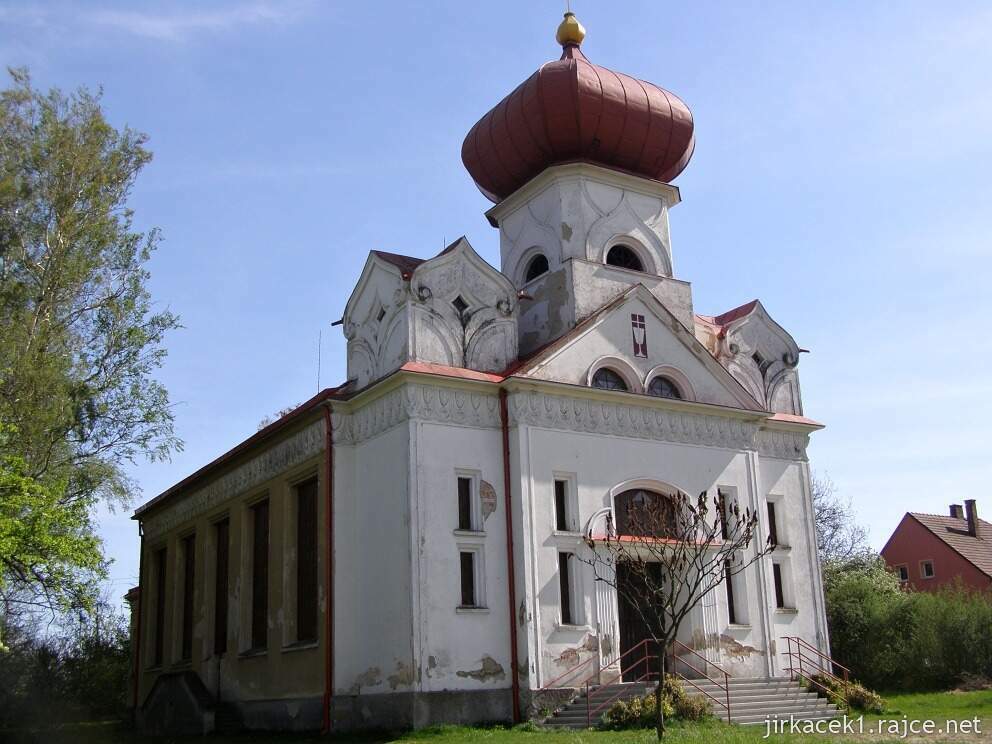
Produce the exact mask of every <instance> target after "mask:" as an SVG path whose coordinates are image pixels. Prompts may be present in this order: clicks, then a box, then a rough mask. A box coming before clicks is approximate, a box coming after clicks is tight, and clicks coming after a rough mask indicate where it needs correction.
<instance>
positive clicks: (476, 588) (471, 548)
mask: <svg viewBox="0 0 992 744" xmlns="http://www.w3.org/2000/svg"><path fill="white" fill-rule="evenodd" d="M458 573H459V590H460V595H459V598H460V602H459V603H458V609H459V610H479V609H485V606H486V598H485V586H484V584H483V576H484V570H483V565H482V545H459V546H458Z"/></svg>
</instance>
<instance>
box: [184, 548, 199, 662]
mask: <svg viewBox="0 0 992 744" xmlns="http://www.w3.org/2000/svg"><path fill="white" fill-rule="evenodd" d="M195 571H196V536H195V535H190V536H189V537H186V538H184V539H183V634H182V653H181V658H182V659H183V660H184V661H188V660H189V659H192V658H193V589H194V583H193V579H194V578H195Z"/></svg>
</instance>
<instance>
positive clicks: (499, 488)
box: [412, 421, 510, 692]
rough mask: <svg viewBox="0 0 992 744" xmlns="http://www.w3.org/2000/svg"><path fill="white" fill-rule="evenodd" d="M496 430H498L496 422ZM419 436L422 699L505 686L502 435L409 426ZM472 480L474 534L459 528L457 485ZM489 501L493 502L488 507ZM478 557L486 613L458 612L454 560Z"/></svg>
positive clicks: (493, 431) (507, 647)
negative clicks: (470, 553) (469, 554)
mask: <svg viewBox="0 0 992 744" xmlns="http://www.w3.org/2000/svg"><path fill="white" fill-rule="evenodd" d="M494 423H495V422H494ZM412 426H413V428H414V431H415V432H416V434H415V437H416V442H415V448H416V452H417V457H416V478H417V481H416V486H415V491H414V494H413V498H414V500H415V502H416V503H417V509H418V514H417V519H416V521H417V523H418V524H419V530H418V531H417V533H416V536H417V540H416V543H417V550H418V561H419V581H418V583H417V585H416V587H415V589H416V598H415V600H414V603H415V605H419V607H420V622H419V624H418V627H419V638H418V639H417V643H418V645H419V654H418V658H419V659H420V662H419V664H418V670H419V671H420V672H421V676H420V678H419V679H420V684H419V689H420V690H422V691H423V692H441V691H445V690H451V691H454V690H458V691H478V690H487V689H489V690H491V689H506V688H509V686H510V658H509V650H510V635H509V627H508V621H507V612H508V611H507V602H508V598H507V571H506V527H505V519H504V514H505V511H504V509H505V505H504V501H503V498H504V490H503V459H502V440H501V434H500V430H499V429H498V428H495V427H491V428H466V427H463V426H454V425H445V424H438V423H429V422H424V421H416V422H412ZM459 475H461V476H463V477H472V478H473V479H474V480H475V483H476V484H477V487H478V489H479V491H481V492H483V493H479V494H474V496H476V497H479V498H480V502H479V503H478V504H477V505H476V506H475V508H476V509H477V510H478V511H477V512H476V517H477V519H478V522H477V525H476V526H478V527H481V530H480V531H479V532H477V533H471V532H462V531H460V530H458V529H457V527H458V501H457V478H458V476H459ZM493 496H495V500H494V501H493ZM460 549H478V550H479V551H480V555H481V556H482V561H483V571H482V575H483V576H484V582H483V583H484V586H483V588H482V589H483V592H484V599H485V609H479V610H462V609H458V605H459V604H460V583H459V576H460V573H459V552H460Z"/></svg>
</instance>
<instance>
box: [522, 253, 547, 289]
mask: <svg viewBox="0 0 992 744" xmlns="http://www.w3.org/2000/svg"><path fill="white" fill-rule="evenodd" d="M548 268H549V267H548V258H547V256H545V255H544V254H543V253H538V254H537V255H536V256H534V257H533V258H532V259H531V260H530V261H529V262H528V263H527V271H525V272H524V281H525V282H529V281H530V280H531V279H537V277H539V276H540V275H541V274H547V273H548Z"/></svg>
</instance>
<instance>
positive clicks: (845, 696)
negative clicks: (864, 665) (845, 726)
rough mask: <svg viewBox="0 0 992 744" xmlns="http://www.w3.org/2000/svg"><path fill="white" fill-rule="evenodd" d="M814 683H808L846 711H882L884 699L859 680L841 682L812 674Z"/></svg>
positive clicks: (883, 710) (811, 687) (878, 712)
mask: <svg viewBox="0 0 992 744" xmlns="http://www.w3.org/2000/svg"><path fill="white" fill-rule="evenodd" d="M813 681H814V682H815V683H816V684H810V685H808V686H809V687H810V689H812V690H815V691H816V692H824V688H826V693H825V694H826V696H827V699H828V700H830V702H831V703H833V704H834V705H836V706H837V707H838V708H841V709H843V710H846V711H852V710H853V711H859V712H861V713H877V714H880V713H884V712H885V700H884V699H883V698H882V696H881V695H879V694H878V693H877V692H875V691H874V690H869V689H868V688H867V687H865V686H864V685H862V684H861V683H860V682H843V681H841V680H838V679H834V678H833V677H827V676H825V675H822V674H817V675H814V676H813Z"/></svg>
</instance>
